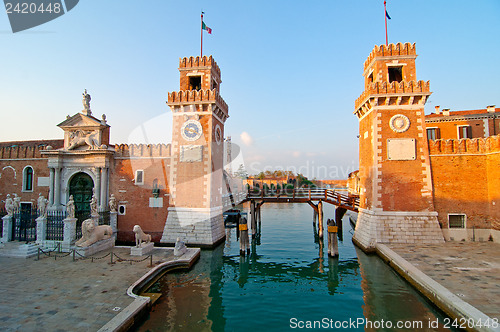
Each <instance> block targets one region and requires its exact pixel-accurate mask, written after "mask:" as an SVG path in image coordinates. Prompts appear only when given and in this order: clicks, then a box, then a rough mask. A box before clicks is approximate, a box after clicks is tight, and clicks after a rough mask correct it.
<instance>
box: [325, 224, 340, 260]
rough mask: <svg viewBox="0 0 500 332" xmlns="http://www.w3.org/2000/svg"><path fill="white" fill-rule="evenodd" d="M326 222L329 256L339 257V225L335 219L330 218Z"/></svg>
mask: <svg viewBox="0 0 500 332" xmlns="http://www.w3.org/2000/svg"><path fill="white" fill-rule="evenodd" d="M326 224H327V227H328V256H331V257H338V255H339V243H338V241H337V231H338V228H337V225H336V224H335V220H333V219H328V220H327V222H326Z"/></svg>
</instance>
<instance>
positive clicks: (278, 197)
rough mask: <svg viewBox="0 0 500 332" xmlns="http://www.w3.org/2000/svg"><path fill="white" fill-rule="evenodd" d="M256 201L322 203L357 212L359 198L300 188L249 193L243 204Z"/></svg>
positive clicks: (334, 192)
mask: <svg viewBox="0 0 500 332" xmlns="http://www.w3.org/2000/svg"><path fill="white" fill-rule="evenodd" d="M248 201H256V202H259V204H260V205H262V204H263V203H266V202H268V203H308V204H310V205H311V204H314V203H313V202H319V201H322V202H324V203H329V204H332V205H335V206H337V207H340V208H343V209H345V210H350V211H354V212H358V208H359V196H358V195H349V194H343V193H340V192H338V191H335V190H334V189H317V188H301V189H294V190H293V191H292V190H281V191H271V190H260V191H250V192H249V193H248V195H247V197H246V198H245V199H244V200H243V202H248Z"/></svg>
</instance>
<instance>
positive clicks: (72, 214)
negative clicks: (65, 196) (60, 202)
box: [66, 195, 75, 218]
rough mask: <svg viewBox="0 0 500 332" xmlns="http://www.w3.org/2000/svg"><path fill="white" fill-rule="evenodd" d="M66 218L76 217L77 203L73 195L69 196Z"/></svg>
mask: <svg viewBox="0 0 500 332" xmlns="http://www.w3.org/2000/svg"><path fill="white" fill-rule="evenodd" d="M66 217H67V218H74V217H75V201H74V200H73V195H70V196H69V200H68V203H67V204H66Z"/></svg>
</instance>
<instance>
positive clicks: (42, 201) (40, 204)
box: [37, 193, 47, 217]
mask: <svg viewBox="0 0 500 332" xmlns="http://www.w3.org/2000/svg"><path fill="white" fill-rule="evenodd" d="M37 208H38V215H39V216H40V217H47V199H46V198H45V197H43V195H42V193H39V194H38V200H37Z"/></svg>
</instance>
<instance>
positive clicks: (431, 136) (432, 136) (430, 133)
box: [427, 128, 441, 141]
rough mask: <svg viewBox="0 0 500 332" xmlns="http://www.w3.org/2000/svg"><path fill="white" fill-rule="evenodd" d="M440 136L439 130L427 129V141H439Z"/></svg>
mask: <svg viewBox="0 0 500 332" xmlns="http://www.w3.org/2000/svg"><path fill="white" fill-rule="evenodd" d="M440 138H441V135H440V134H439V128H427V139H428V140H433V141H435V140H437V139H440Z"/></svg>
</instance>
